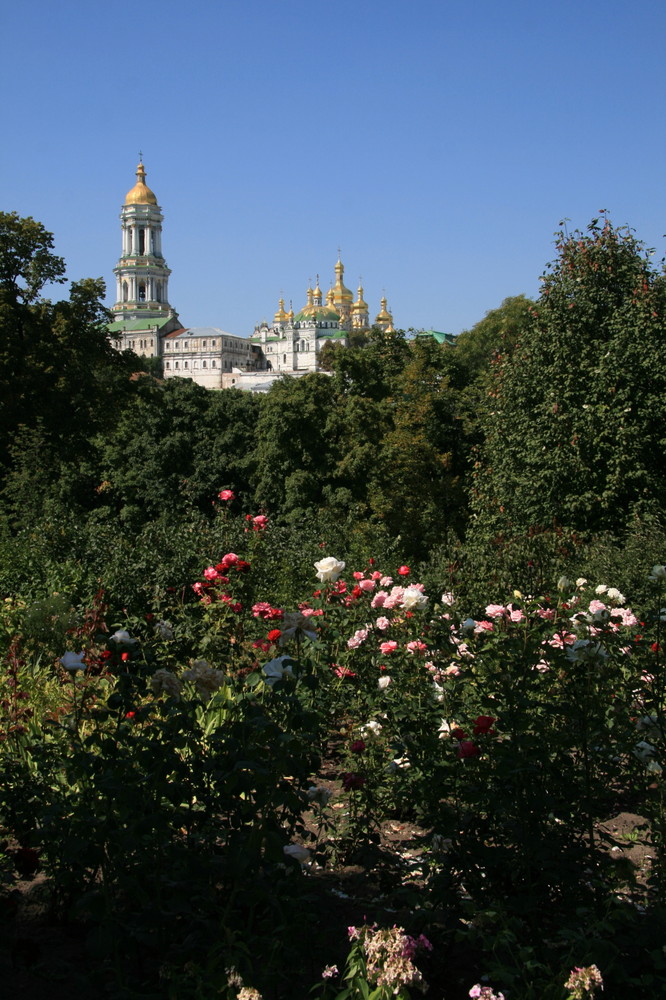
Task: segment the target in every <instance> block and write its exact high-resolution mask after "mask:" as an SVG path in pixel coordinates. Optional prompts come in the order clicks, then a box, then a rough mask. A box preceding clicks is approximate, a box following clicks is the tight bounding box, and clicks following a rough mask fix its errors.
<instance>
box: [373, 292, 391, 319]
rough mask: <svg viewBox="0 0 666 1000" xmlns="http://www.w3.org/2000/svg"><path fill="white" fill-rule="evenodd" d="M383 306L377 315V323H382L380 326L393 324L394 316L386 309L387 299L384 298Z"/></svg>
mask: <svg viewBox="0 0 666 1000" xmlns="http://www.w3.org/2000/svg"><path fill="white" fill-rule="evenodd" d="M381 306H382V307H381V309H380V310H379V312H378V313H377V316H376V319H375V323H380V324H381V323H391V324H392V323H393V316H391V313H390V312H389V311H388V309H387V308H386V298H383V299H382V300H381Z"/></svg>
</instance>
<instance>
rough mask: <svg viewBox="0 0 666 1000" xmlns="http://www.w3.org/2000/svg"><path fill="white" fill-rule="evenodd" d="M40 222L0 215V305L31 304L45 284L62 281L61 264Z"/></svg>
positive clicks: (49, 234)
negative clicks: (5, 303)
mask: <svg viewBox="0 0 666 1000" xmlns="http://www.w3.org/2000/svg"><path fill="white" fill-rule="evenodd" d="M52 250H53V236H52V234H51V233H49V232H47V231H46V229H44V226H43V225H42V224H41V222H35V220H34V219H33V218H31V217H30V216H28V218H25V219H22V218H21V217H20V216H19V215H17V213H16V212H0V302H3V303H4V302H10V303H12V302H13V303H15V302H19V301H21V302H24V303H30V302H34V301H35V299H36V298H38V296H39V295H40V293H41V291H42V288H43V287H44V285H46V284H47V283H48V282H50V281H53V282H60V283H62V282H63V281H64V280H65V279H64V277H63V275H64V273H65V262H64V260H63V259H62V257H57V256H56V255H55V254H54V253H53V252H52Z"/></svg>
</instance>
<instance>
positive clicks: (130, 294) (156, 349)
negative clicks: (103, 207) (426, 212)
mask: <svg viewBox="0 0 666 1000" xmlns="http://www.w3.org/2000/svg"><path fill="white" fill-rule="evenodd" d="M136 178H137V179H136V184H135V185H134V187H133V188H131V189H130V190H129V191H128V192H127V195H126V197H125V201H124V203H123V206H122V210H121V213H120V221H121V230H122V249H121V255H120V259H119V261H118V264H117V265H116V267H115V268H114V274H115V276H116V302H115V305H114V306H113V308H112V312H113V314H114V317H115V318H114V322H113V323H111V324H110V327H109V332H110V333H111V334H112V335H113V336H114V337H115V338H116V344H117V346H118V349H119V350H132V351H134V352H135V353H136V354H138V355H141V356H142V357H155V358H161V360H162V371H163V375H164V377H165V378H191V379H193V381H195V382H197V383H198V384H199V385H202V386H205V387H206V388H209V389H220V388H224V387H226V386H230V385H231V386H233V385H238V386H239V387H245V386H246V385H247V386H249V385H250V384H252V385H254V384H255V383H256V382H257V380H256V379H250V378H249V377H247V376H249V374H250V373H253V372H264V373H271V375H272V376H273V377H276V376H278V375H280V374H285V375H303V374H306V373H307V372H316V371H319V370H320V363H319V358H320V354H321V351H322V348H323V347H324V346H325V345H326V344H328V343H335V344H342V345H343V346H346V345H347V344H348V336H349V332H350V331H352V330H355V331H362V330H367V329H369V314H368V305H367V303H366V302H365V300H364V298H363V288H362V286H361V285H359V287H358V294H357V298H356V300H354V296H353V294H352V292H351V291H350V290H349V289H348V288H347V287H346V286H345V284H344V280H343V279H344V266H343V264H342V261H341V260H340V259H339V257H338V262H337V264H336V265H335V284H334V285H332V286H331V288H330V290H329V292H328V294H327V296H326V303H325V304H324V303H323V301H322V292H321V288H320V287H319V277H317V282H316V287H315V289H314V290H313V289H312V288H308V290H307V303H306V305H305V306H304V307H303V308H302V309H301V311H300V312H299V313H297V314H296V315H294V312H293V309H291V308H290V310H289V312H285V309H284V300H283V299H280V304H279V309H278V311H277V312H276V313H275V316H274V317H273V323H272V325H269V324H268V323H267V322H263V323H261V324H259V325H258V326H257V327H256V328H255V331H254V333H253V334H252V335H251V337H249V338H247V337H238V336H235V335H234V334H231V333H227V332H225V331H224V330H220V329H219V328H217V327H208V326H207V327H193V328H186V327H184V326H183V325H182V323H181V322H180V320H179V318H178V314H177V313H176V311H175V310H174V309H173V307H172V306H171V305H170V304H169V292H168V288H169V275H170V274H171V271H170V270H169V268H168V267H167V265H166V261H165V259H164V256H163V254H162V221H163V215H162V210H161V209H160V207H159V205H158V204H157V198H156V196H155V194H154V192H153V191H151V189H150V188H149V187H148V186H147V184H146V170H145V167H144V165H143V162H139V165H138V167H137V169H136ZM374 322H375V324H376V325H378V326H381V327H382V328H383V329H387V330H392V329H393V317H392V316H391V314H390V313H389V312H388V310H387V307H386V299H385V298H383V299H382V308H381V311H380V312H379V314H378V315H377V317H376V319H375V321H374ZM243 376H246V377H243ZM264 381H265V379H264V380H263V381H262V382H261V384H262V386H263V384H264ZM260 391H264V390H263V388H262V390H260Z"/></svg>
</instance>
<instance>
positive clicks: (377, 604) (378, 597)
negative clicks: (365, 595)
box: [370, 590, 388, 608]
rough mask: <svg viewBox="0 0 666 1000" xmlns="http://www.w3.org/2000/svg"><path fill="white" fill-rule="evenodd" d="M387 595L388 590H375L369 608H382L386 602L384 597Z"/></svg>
mask: <svg viewBox="0 0 666 1000" xmlns="http://www.w3.org/2000/svg"><path fill="white" fill-rule="evenodd" d="M387 597H388V591H387V590H379V591H377V593H376V594H375V596H374V597H373V598H372V600H371V601H370V607H371V608H383V607H384V604H385V602H386V598H387Z"/></svg>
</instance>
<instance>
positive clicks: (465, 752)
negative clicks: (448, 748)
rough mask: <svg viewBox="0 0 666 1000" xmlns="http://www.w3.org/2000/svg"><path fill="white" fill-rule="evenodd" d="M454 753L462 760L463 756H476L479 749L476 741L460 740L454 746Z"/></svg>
mask: <svg viewBox="0 0 666 1000" xmlns="http://www.w3.org/2000/svg"><path fill="white" fill-rule="evenodd" d="M456 753H457V754H458V756H459V757H460V758H461V760H462V759H464V758H465V757H478V755H479V753H480V751H479V748H478V747H477V745H476V743H472V741H471V740H462V741H461V742H460V743H459V744H458V746H457V748H456Z"/></svg>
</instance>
